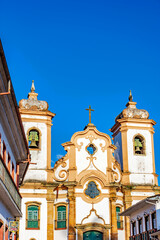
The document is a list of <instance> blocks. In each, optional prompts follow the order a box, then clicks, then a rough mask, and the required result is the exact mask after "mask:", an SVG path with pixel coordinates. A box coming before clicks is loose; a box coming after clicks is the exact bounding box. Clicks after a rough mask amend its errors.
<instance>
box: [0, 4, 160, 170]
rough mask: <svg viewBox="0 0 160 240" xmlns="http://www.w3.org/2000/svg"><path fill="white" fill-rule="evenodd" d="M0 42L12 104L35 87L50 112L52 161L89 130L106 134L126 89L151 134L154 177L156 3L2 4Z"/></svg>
mask: <svg viewBox="0 0 160 240" xmlns="http://www.w3.org/2000/svg"><path fill="white" fill-rule="evenodd" d="M0 9H1V10H0V37H1V40H2V43H3V47H4V51H5V55H6V59H7V62H8V67H9V70H10V74H11V78H12V82H13V85H14V89H15V93H16V96H17V100H18V101H19V100H20V99H22V98H26V97H27V94H28V92H29V91H30V87H31V81H32V79H34V80H35V86H36V92H38V93H39V100H46V101H48V103H49V109H50V110H51V111H52V112H54V113H56V117H55V118H54V120H53V127H52V160H53V161H55V160H56V156H57V155H61V154H64V151H63V148H62V146H61V143H64V142H66V141H69V140H70V138H71V136H72V134H73V133H74V132H75V131H80V130H83V128H84V126H85V125H86V124H87V123H88V113H87V111H85V108H87V107H88V106H89V105H91V106H92V108H94V109H95V112H94V113H93V114H92V115H93V117H92V119H93V123H94V124H95V125H96V127H97V129H98V130H100V131H102V132H105V133H107V134H109V135H110V136H111V134H110V131H109V129H110V128H111V127H112V126H113V124H114V119H115V117H116V116H117V115H118V114H119V113H120V112H121V111H122V110H123V108H124V107H125V104H126V103H127V101H128V95H129V90H130V89H131V90H132V93H133V97H134V101H136V102H137V107H138V108H140V109H146V110H148V111H149V113H150V118H152V119H154V120H155V121H156V122H157V125H156V127H155V131H156V133H155V138H154V139H155V157H156V169H157V173H158V174H160V164H159V161H160V147H159V141H160V114H159V109H160V107H159V96H160V89H159V88H160V83H159V82H160V1H159V0H153V1H151V0H144V1H142V0H138V1H136V0H135V1H128V0H126V1H124V0H121V1H119V0H115V1H109V0H104V1H97V0H92V1H89V0H80V1H77V0H67V1H66V0H58V1H55V0H52V1H48V0H46V1H40V0H39V1H38V0H34V1H30V0H28V1H16V0H15V1H11V0H10V1H1V4H0Z"/></svg>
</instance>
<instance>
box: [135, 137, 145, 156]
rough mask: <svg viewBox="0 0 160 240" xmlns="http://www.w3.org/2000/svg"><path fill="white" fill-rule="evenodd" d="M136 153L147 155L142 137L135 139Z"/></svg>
mask: <svg viewBox="0 0 160 240" xmlns="http://www.w3.org/2000/svg"><path fill="white" fill-rule="evenodd" d="M134 153H135V154H138V155H141V154H145V140H144V138H143V137H142V136H141V135H137V136H135V137H134Z"/></svg>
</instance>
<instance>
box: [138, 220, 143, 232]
mask: <svg viewBox="0 0 160 240" xmlns="http://www.w3.org/2000/svg"><path fill="white" fill-rule="evenodd" d="M138 231H139V234H140V233H142V218H140V219H138Z"/></svg>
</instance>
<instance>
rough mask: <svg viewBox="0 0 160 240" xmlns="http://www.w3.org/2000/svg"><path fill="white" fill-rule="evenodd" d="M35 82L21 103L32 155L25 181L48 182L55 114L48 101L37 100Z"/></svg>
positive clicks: (20, 107) (20, 106)
mask: <svg viewBox="0 0 160 240" xmlns="http://www.w3.org/2000/svg"><path fill="white" fill-rule="evenodd" d="M37 96H38V93H35V86H34V81H32V86H31V92H30V93H29V94H28V99H22V100H21V101H20V102H19V111H20V114H21V118H22V122H23V126H24V130H25V134H26V137H27V141H28V146H29V150H30V153H31V164H30V166H29V169H28V171H27V174H26V176H25V180H24V182H25V181H33V180H35V181H46V180H47V170H48V169H50V168H51V126H52V118H53V117H54V116H55V114H54V113H52V112H50V111H49V110H48V103H47V102H46V101H39V100H38V99H37Z"/></svg>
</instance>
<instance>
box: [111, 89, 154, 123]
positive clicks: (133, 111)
mask: <svg viewBox="0 0 160 240" xmlns="http://www.w3.org/2000/svg"><path fill="white" fill-rule="evenodd" d="M136 104H137V103H136V102H133V96H132V93H131V91H130V95H129V102H128V103H127V104H126V107H127V108H125V109H124V110H123V111H122V112H121V113H120V114H119V115H118V116H117V117H116V119H115V122H117V120H118V119H122V118H137V119H140V118H141V119H148V118H149V113H148V112H147V111H146V110H143V109H137V108H136Z"/></svg>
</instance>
